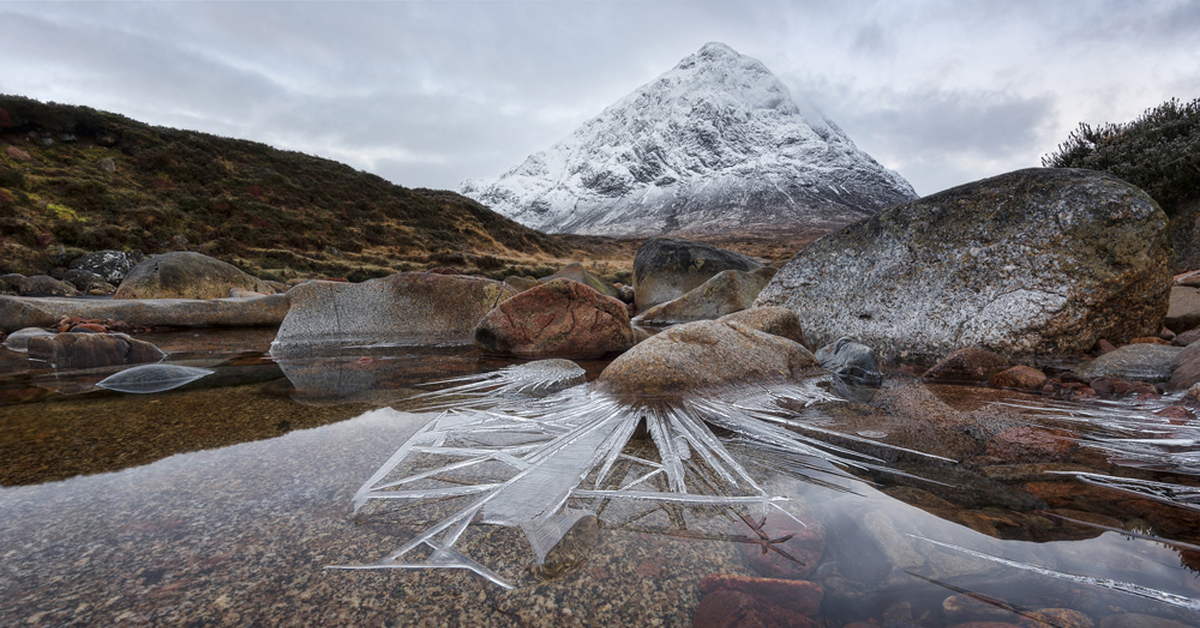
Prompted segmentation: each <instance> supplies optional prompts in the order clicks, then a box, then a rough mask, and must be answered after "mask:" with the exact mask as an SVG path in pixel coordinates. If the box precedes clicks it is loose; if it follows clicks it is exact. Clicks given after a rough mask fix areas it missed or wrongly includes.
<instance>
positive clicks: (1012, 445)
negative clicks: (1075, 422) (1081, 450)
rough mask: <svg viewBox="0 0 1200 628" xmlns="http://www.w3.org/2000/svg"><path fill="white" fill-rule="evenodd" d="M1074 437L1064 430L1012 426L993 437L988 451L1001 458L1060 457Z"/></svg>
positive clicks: (1071, 444)
mask: <svg viewBox="0 0 1200 628" xmlns="http://www.w3.org/2000/svg"><path fill="white" fill-rule="evenodd" d="M1075 440H1076V437H1075V436H1074V435H1073V434H1071V433H1069V432H1066V431H1064V430H1054V429H1048V428H1041V427H1031V426H1021V427H1012V428H1009V429H1007V430H1004V431H1003V432H1000V433H999V434H996V435H995V436H993V437H992V440H990V441H989V442H988V445H987V451H988V453H989V454H990V455H993V456H996V457H998V458H1001V459H1003V460H1007V461H1012V462H1019V461H1026V460H1041V461H1048V460H1061V459H1062V458H1064V457H1065V456H1066V455H1067V454H1068V453H1069V452H1070V451H1071V450H1072V449H1074V447H1075Z"/></svg>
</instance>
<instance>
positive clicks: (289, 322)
mask: <svg viewBox="0 0 1200 628" xmlns="http://www.w3.org/2000/svg"><path fill="white" fill-rule="evenodd" d="M515 294H516V291H515V290H513V289H512V288H511V287H509V286H507V285H505V284H503V283H500V282H499V281H493V280H491V279H483V278H480V277H467V276H464V275H439V274H434V273H399V274H395V275H390V276H388V277H381V278H379V279H372V280H370V281H364V282H362V283H357V284H355V283H343V282H334V281H312V282H309V283H304V284H300V285H298V286H296V287H295V288H292V289H291V290H290V291H289V292H288V298H289V300H290V301H291V309H290V310H289V311H288V314H287V316H286V317H285V318H284V319H283V323H282V324H281V325H280V326H279V332H278V333H277V334H276V336H275V342H274V343H272V345H271V355H273V356H276V357H300V356H305V355H337V354H340V353H342V349H343V347H346V346H361V345H381V344H384V345H386V344H398V345H405V344H407V345H437V344H458V343H470V342H473V341H474V338H475V327H476V325H478V324H479V321H481V320H482V319H483V317H484V316H485V315H486V314H487V313H488V312H490V311H491V310H492V308H494V307H496V306H497V305H499V304H500V303H501V302H502V301H504V300H505V299H508V298H509V297H511V296H513V295H515Z"/></svg>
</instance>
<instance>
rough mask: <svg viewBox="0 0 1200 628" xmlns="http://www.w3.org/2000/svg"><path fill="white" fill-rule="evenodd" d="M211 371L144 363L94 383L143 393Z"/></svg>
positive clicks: (187, 380)
mask: <svg viewBox="0 0 1200 628" xmlns="http://www.w3.org/2000/svg"><path fill="white" fill-rule="evenodd" d="M213 373H214V371H210V370H208V369H202V368H196V367H194V366H181V365H178V364H146V365H143V366H135V367H133V368H128V369H125V370H123V371H121V372H119V373H114V374H112V375H109V376H108V377H106V378H104V379H102V380H100V381H99V382H97V384H96V385H97V386H99V387H100V388H106V389H108V390H115V391H117V392H123V393H135V394H143V395H144V394H149V393H158V392H164V391H167V390H171V389H173V388H179V387H180V386H183V385H184V384H189V383H191V382H194V381H196V380H198V379H200V378H201V377H205V376H207V375H212V374H213Z"/></svg>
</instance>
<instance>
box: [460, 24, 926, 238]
mask: <svg viewBox="0 0 1200 628" xmlns="http://www.w3.org/2000/svg"><path fill="white" fill-rule="evenodd" d="M801 105H803V107H802V106H801ZM801 105H798V104H797V103H796V102H795V101H793V100H792V97H791V95H790V94H789V93H788V90H787V88H786V87H784V86H783V84H782V83H780V82H779V80H778V79H776V78H775V76H774V75H773V74H771V72H770V70H768V69H767V68H766V66H764V65H763V64H762V63H760V62H759V61H757V60H755V59H752V58H750V57H746V56H743V55H741V54H738V53H737V51H735V50H734V49H732V48H730V47H729V46H726V45H725V44H721V43H709V44H705V45H704V47H703V48H701V49H700V51H699V52H697V53H696V54H693V55H690V56H688V57H687V58H685V59H684V60H683V61H681V62H680V63H679V65H677V66H675V68H674V69H672V70H670V71H669V72H667V73H665V74H663V75H662V76H660V77H658V78H657V79H655V80H654V81H652V82H650V83H648V84H646V85H644V86H642V87H640V88H638V89H637V90H635V91H634V92H633V93H631V94H629V95H628V96H626V97H624V98H622V99H621V100H619V101H617V102H616V103H615V104H613V105H611V106H610V107H608V108H607V109H605V110H604V111H603V112H602V113H601V114H600V115H599V116H597V117H595V118H593V119H592V120H589V121H588V122H586V123H584V124H583V126H581V127H579V128H578V129H576V130H575V132H574V133H572V134H571V135H570V136H569V137H567V138H566V139H564V140H562V141H560V142H559V143H557V144H555V145H554V146H552V147H550V148H549V149H547V150H545V151H542V152H539V153H536V154H533V155H530V156H529V157H528V158H527V159H526V160H525V161H524V163H522V164H521V165H519V166H517V167H516V168H513V169H512V170H510V171H508V172H507V173H505V174H504V175H502V176H501V177H499V178H498V179H496V180H495V181H491V182H477V181H468V182H466V183H464V184H463V185H462V186H461V187H460V189H459V192H461V193H462V194H464V195H466V196H469V197H472V198H474V199H476V200H478V201H480V202H482V203H484V204H485V205H488V206H490V207H491V208H492V209H494V210H496V211H497V212H500V213H501V214H504V215H506V216H508V217H510V218H513V219H514V220H516V221H518V222H520V223H523V224H525V225H528V226H530V227H533V228H536V229H540V230H542V231H547V232H551V233H584V234H600V235H635V236H648V235H660V234H675V233H679V234H686V233H718V232H724V231H732V230H747V231H764V230H770V229H778V228H780V227H782V226H795V225H819V226H830V227H832V226H840V225H842V224H846V223H849V222H853V221H855V220H858V219H859V218H862V217H864V216H868V215H870V214H873V213H875V212H877V211H879V210H880V209H883V208H885V207H889V206H891V205H894V204H896V203H901V202H905V201H908V200H911V199H913V198H915V197H916V193H915V192H914V191H913V189H912V186H911V185H909V184H908V182H907V181H905V180H904V178H903V177H901V176H900V175H899V174H896V173H895V172H892V171H890V170H887V169H885V168H884V167H882V166H880V165H879V164H878V163H876V162H875V160H873V159H871V157H870V156H869V155H867V154H866V153H864V152H862V151H860V150H858V148H857V147H855V145H854V142H852V141H850V138H848V137H847V136H846V134H845V133H844V132H842V130H841V129H839V128H838V127H837V125H835V124H834V123H833V122H831V121H829V120H828V119H826V118H825V117H824V116H822V115H821V114H820V113H818V112H817V111H816V109H815V108H814V107H812V106H811V105H809V104H807V103H801Z"/></svg>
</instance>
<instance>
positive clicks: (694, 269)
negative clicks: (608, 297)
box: [633, 238, 762, 312]
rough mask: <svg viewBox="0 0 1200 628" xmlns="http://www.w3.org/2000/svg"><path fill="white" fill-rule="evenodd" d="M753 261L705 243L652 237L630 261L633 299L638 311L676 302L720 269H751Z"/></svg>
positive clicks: (755, 263)
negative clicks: (668, 302) (631, 264)
mask: <svg viewBox="0 0 1200 628" xmlns="http://www.w3.org/2000/svg"><path fill="white" fill-rule="evenodd" d="M760 266H762V264H760V263H759V262H758V261H756V260H754V259H753V258H751V257H749V256H746V255H742V254H741V253H735V252H733V251H726V250H725V249H721V248H717V247H715V246H711V245H708V244H700V243H699V242H688V241H687V240H675V239H672V238H651V239H649V240H647V241H646V242H645V244H642V246H641V248H639V249H638V252H637V255H636V256H634V258H633V290H634V299H635V302H636V303H637V309H638V311H639V312H644V311H646V310H647V309H649V308H651V307H654V306H655V305H658V304H659V303H666V302H667V301H671V300H673V299H678V298H679V297H681V296H683V295H684V294H685V293H687V292H688V291H689V290H691V289H692V288H696V287H698V286H700V284H703V283H704V282H706V281H708V280H709V278H711V277H712V276H713V275H716V274H717V273H719V272H721V271H723V270H742V271H749V270H754V269H755V268H759V267H760Z"/></svg>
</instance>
